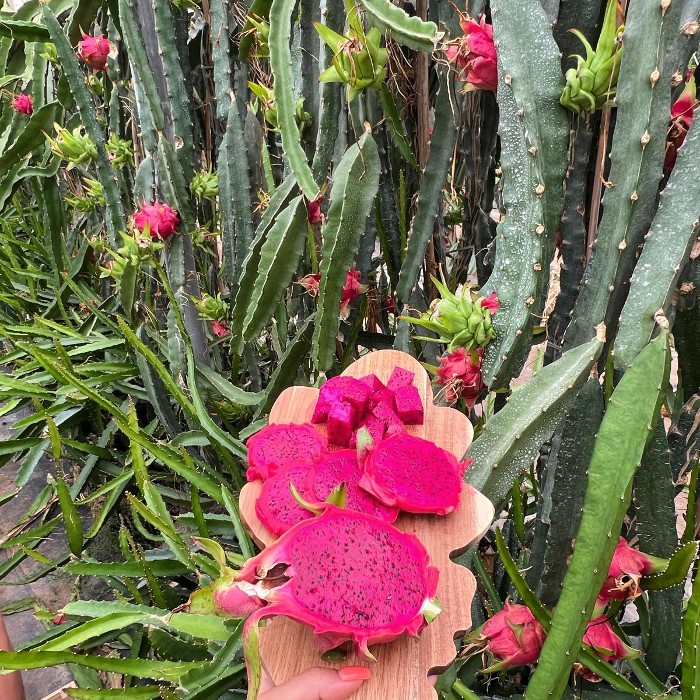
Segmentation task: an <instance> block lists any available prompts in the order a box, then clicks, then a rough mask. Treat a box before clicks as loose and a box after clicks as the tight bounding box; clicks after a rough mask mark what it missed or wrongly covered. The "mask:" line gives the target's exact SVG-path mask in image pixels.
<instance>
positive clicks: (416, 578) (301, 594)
mask: <svg viewBox="0 0 700 700" xmlns="http://www.w3.org/2000/svg"><path fill="white" fill-rule="evenodd" d="M283 564H287V565H288V566H287V567H286V569H284V570H283V569H282V568H281V567H282V565H283ZM270 571H274V576H273V580H271V581H270V582H269V584H268V583H267V582H266V581H265V580H264V578H265V573H266V572H270ZM438 573H439V572H438V570H437V569H436V568H435V567H434V566H430V562H429V558H428V553H427V552H426V550H425V547H424V546H423V545H422V544H421V542H420V541H419V540H418V538H417V537H415V536H414V535H410V534H407V533H403V532H400V531H399V530H397V529H396V528H395V527H394V526H393V525H390V524H389V523H386V522H384V521H382V520H379V519H378V518H374V517H372V516H371V515H366V514H364V513H353V512H351V511H348V510H345V509H342V508H337V507H335V506H330V505H329V506H328V507H327V508H326V510H325V511H324V512H323V513H322V514H321V515H320V516H319V517H317V518H313V519H311V520H305V521H304V522H301V523H299V524H298V525H295V526H294V527H293V528H292V529H291V530H289V531H288V532H286V533H285V534H284V535H282V537H280V539H278V540H276V541H275V542H273V543H272V544H271V545H269V546H268V547H267V548H266V549H264V550H263V551H262V552H261V553H260V554H259V555H258V556H256V557H253V558H252V559H249V560H248V561H247V562H246V563H245V564H244V566H243V568H242V569H241V570H240V571H239V572H238V573H237V574H236V576H235V580H234V581H231V580H230V579H226V580H222V581H221V582H220V583H217V584H215V590H216V593H215V595H214V603H215V605H216V606H217V607H218V612H219V614H224V615H226V614H232V613H229V612H228V611H230V610H232V609H237V610H238V609H240V607H241V604H240V603H241V601H240V598H241V596H240V593H235V592H234V593H233V594H231V593H230V592H229V589H231V588H235V587H238V588H240V589H241V590H242V591H243V593H244V594H246V593H255V594H258V595H259V597H260V598H261V599H262V600H264V602H265V603H266V605H264V607H261V608H259V609H258V610H256V611H254V612H253V614H252V615H251V616H250V617H249V618H248V620H247V621H246V623H245V627H244V635H245V634H246V631H247V630H248V629H249V628H250V626H252V625H256V624H257V623H258V622H259V621H260V620H262V619H264V618H267V617H272V616H274V615H285V616H287V617H290V618H292V619H293V620H296V621H298V622H302V623H305V624H307V625H309V626H310V627H311V628H312V629H313V631H314V633H315V634H317V635H322V636H323V637H324V638H325V639H326V641H327V648H328V645H331V644H332V645H333V646H338V645H339V644H341V643H344V642H346V641H351V642H353V644H354V645H355V649H356V651H357V652H358V653H364V654H366V655H369V651H368V647H369V645H371V644H379V643H382V642H389V641H392V640H394V639H396V638H397V637H399V636H401V635H402V634H410V635H414V636H415V635H417V634H418V632H419V631H420V630H421V629H422V628H423V627H424V626H425V619H424V616H423V608H424V606H425V605H426V604H427V602H428V601H430V600H431V599H432V598H434V597H435V593H436V591H437V582H438ZM261 577H262V578H261ZM231 599H233V600H234V603H235V604H231V603H230V600H231ZM340 600H342V601H343V603H342V604H339V601H340ZM242 602H243V603H246V604H248V602H247V601H242ZM224 606H226V607H224ZM236 616H239V617H240V615H236Z"/></svg>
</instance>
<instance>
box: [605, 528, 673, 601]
mask: <svg viewBox="0 0 700 700" xmlns="http://www.w3.org/2000/svg"><path fill="white" fill-rule="evenodd" d="M667 565H668V560H667V559H659V558H658V557H652V556H650V555H649V554H644V552H640V551H639V550H637V549H634V547H630V545H629V544H628V543H627V540H625V538H624V537H620V538H619V539H618V541H617V546H616V547H615V553H614V554H613V558H612V561H611V562H610V568H609V569H608V576H607V578H606V579H605V582H604V583H603V587H602V588H601V590H600V593H599V594H598V601H599V603H600V604H605V603H608V602H610V601H611V600H633V599H634V598H637V597H638V596H640V595H641V593H642V589H641V587H640V581H641V578H642V576H647V575H648V574H653V573H656V572H659V571H662V570H663V569H665V568H666V566H667Z"/></svg>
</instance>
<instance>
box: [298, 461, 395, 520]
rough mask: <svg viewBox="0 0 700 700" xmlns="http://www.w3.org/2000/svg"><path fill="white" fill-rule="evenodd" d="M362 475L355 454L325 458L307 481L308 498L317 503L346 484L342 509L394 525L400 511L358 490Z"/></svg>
mask: <svg viewBox="0 0 700 700" xmlns="http://www.w3.org/2000/svg"><path fill="white" fill-rule="evenodd" d="M361 477H362V471H361V469H360V466H359V464H358V463H357V452H356V451H355V450H337V451H336V452H331V453H330V454H329V455H327V456H326V457H325V458H324V459H323V460H322V461H321V462H319V464H318V465H317V466H316V468H315V469H314V470H313V472H312V473H311V474H310V477H309V480H308V482H307V483H308V496H309V497H310V498H311V499H312V500H313V501H316V502H318V503H322V502H323V501H325V500H326V499H327V498H328V496H330V495H331V493H333V491H334V490H335V489H337V488H338V486H340V484H345V507H346V508H347V509H348V510H354V511H358V512H360V513H369V515H374V516H375V517H377V518H380V519H381V520H386V521H387V522H389V523H393V522H394V520H396V518H397V516H398V514H399V509H398V508H393V507H391V506H386V505H384V504H383V503H381V502H379V501H378V500H377V499H376V498H374V496H371V495H370V494H369V493H367V492H366V491H364V490H363V489H361V488H360V487H359V483H360V478H361Z"/></svg>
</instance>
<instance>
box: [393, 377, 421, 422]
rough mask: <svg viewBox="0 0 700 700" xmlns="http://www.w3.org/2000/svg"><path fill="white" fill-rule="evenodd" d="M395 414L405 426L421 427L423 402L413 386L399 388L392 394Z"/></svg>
mask: <svg viewBox="0 0 700 700" xmlns="http://www.w3.org/2000/svg"><path fill="white" fill-rule="evenodd" d="M394 404H395V406H396V414H397V415H398V417H399V418H400V419H401V420H402V421H403V422H404V424H405V425H423V402H422V401H421V398H420V394H419V393H418V389H416V387H415V386H413V384H410V385H409V386H401V387H399V388H398V389H397V390H396V391H395V392H394Z"/></svg>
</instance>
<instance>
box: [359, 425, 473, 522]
mask: <svg viewBox="0 0 700 700" xmlns="http://www.w3.org/2000/svg"><path fill="white" fill-rule="evenodd" d="M362 469H363V471H364V474H363V476H362V478H361V479H360V487H361V488H363V489H364V490H365V491H367V492H368V493H371V494H372V495H373V496H374V497H375V498H377V499H379V500H380V501H381V502H382V503H386V505H388V506H396V507H398V508H400V509H401V510H404V511H406V512H408V513H435V514H437V515H447V514H448V513H451V512H452V511H453V510H455V509H456V508H457V507H458V506H459V500H460V495H461V492H462V477H461V473H460V472H461V467H460V466H459V464H458V462H457V459H456V458H455V457H454V455H452V454H450V453H449V452H447V451H445V450H443V449H442V448H440V447H438V446H437V445H436V444H435V443H433V442H430V441H429V440H423V439H422V438H419V437H416V436H415V435H409V434H408V433H399V434H397V435H394V436H392V437H389V438H386V439H385V440H383V441H382V442H380V443H379V444H377V445H372V446H371V447H369V448H368V449H367V451H366V453H365V455H364V456H363V460H362Z"/></svg>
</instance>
